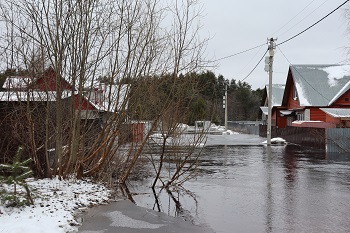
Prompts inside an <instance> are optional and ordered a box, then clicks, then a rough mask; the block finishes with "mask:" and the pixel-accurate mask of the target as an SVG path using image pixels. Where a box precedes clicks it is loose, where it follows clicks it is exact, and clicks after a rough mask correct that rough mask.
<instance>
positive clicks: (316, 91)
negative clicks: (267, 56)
mask: <svg viewBox="0 0 350 233" xmlns="http://www.w3.org/2000/svg"><path fill="white" fill-rule="evenodd" d="M276 47H277V48H278V50H279V51H280V52H281V54H282V55H283V57H284V58H285V59H286V60H287V62H288V63H289V65H292V63H291V62H290V61H289V59H288V58H287V57H286V55H285V54H284V53H283V52H282V50H281V48H280V46H276ZM295 71H296V72H297V73H298V74H299V75H300V77H301V78H302V79H303V80H304V81H305V82H306V83H307V84H308V85H309V86H310V87H311V88H312V89H313V90H314V91H315V92H317V93H318V94H319V95H320V96H322V97H323V98H324V99H325V100H327V101H331V100H330V99H329V98H327V97H325V96H324V95H323V94H322V93H321V92H319V91H318V90H316V89H315V88H314V86H313V85H311V84H310V83H309V82H308V81H307V80H306V79H305V78H304V76H303V75H302V74H301V73H300V72H299V71H298V70H297V69H295Z"/></svg>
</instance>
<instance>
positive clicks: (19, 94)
mask: <svg viewBox="0 0 350 233" xmlns="http://www.w3.org/2000/svg"><path fill="white" fill-rule="evenodd" d="M71 94H72V92H71V91H64V92H62V99H65V98H68V97H70V96H71ZM56 97H57V95H56V92H55V91H30V92H26V91H2V92H0V102H19V101H28V100H29V101H35V102H44V101H56Z"/></svg>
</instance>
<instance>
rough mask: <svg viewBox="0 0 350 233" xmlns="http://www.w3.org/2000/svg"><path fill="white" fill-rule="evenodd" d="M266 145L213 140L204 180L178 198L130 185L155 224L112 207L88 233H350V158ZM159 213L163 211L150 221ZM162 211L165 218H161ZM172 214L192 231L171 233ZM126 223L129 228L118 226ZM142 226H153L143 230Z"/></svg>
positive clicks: (252, 139) (144, 183) (244, 138)
mask: <svg viewBox="0 0 350 233" xmlns="http://www.w3.org/2000/svg"><path fill="white" fill-rule="evenodd" d="M262 141H264V139H263V138H259V137H256V136H251V135H222V136H219V135H210V136H209V138H208V140H207V146H206V147H204V148H203V152H202V154H201V156H200V159H201V163H200V166H199V174H198V176H197V178H196V179H194V180H190V181H188V182H186V183H185V184H184V186H183V187H178V188H173V189H172V190H171V193H167V192H165V191H164V190H156V191H155V192H153V191H152V190H151V189H150V188H149V187H150V186H151V183H152V180H150V179H144V180H141V181H137V182H133V183H131V184H130V185H129V190H130V192H131V193H132V196H133V200H134V201H135V203H136V204H137V205H138V206H141V207H145V208H147V209H148V210H147V209H143V208H142V209H140V210H141V211H142V212H143V213H144V214H146V215H143V216H148V215H149V216H151V215H152V216H154V217H155V218H153V219H149V220H147V219H145V218H142V217H140V216H136V215H135V216H134V215H133V214H129V213H127V212H125V209H129V207H125V206H124V207H121V206H118V205H117V206H109V207H108V208H111V209H110V210H106V209H100V210H97V212H99V213H101V212H102V213H103V214H104V215H103V218H102V219H104V220H102V219H101V221H100V218H97V220H96V217H93V219H90V220H89V219H85V223H84V224H83V227H82V228H81V229H82V230H83V231H82V232H85V233H88V232H89V233H90V232H135V233H136V232H206V231H205V230H207V231H208V232H211V230H210V229H213V230H212V231H215V232H217V233H229V232H230V233H231V232H237V233H245V232H247V233H248V232H249V233H250V232H276V233H277V232H337V233H338V232H344V233H345V232H350V226H349V223H350V155H326V154H324V153H322V152H319V151H314V150H312V149H307V148H302V147H299V146H295V145H287V146H272V147H266V146H263V145H262V144H261V142H262ZM113 205H114V204H113ZM129 205H130V203H129ZM132 208H134V207H132ZM135 208H136V209H134V211H135V213H136V212H138V208H139V207H136V206H135ZM151 209H152V210H154V211H155V212H152V214H148V213H151V212H148V211H149V210H151ZM144 211H146V212H144ZM158 211H159V212H160V213H159V214H160V216H161V217H156V215H154V213H157V212H158ZM163 213H164V214H165V215H163ZM166 215H168V216H174V217H181V218H183V219H186V222H185V223H188V224H190V225H189V226H184V228H183V229H185V230H184V231H182V230H181V229H182V228H177V227H176V224H177V223H175V224H174V225H173V224H170V225H168V228H167V227H165V226H163V224H166V222H167V221H175V222H177V221H178V220H177V219H178V218H175V219H173V220H170V219H171V218H170V219H168V216H166ZM125 216H126V217H127V219H128V220H129V224H125V225H123V226H113V224H114V225H115V224H116V222H123V221H121V220H120V219H123V218H124V217H125ZM130 218H132V219H135V220H137V221H141V222H133V221H132V220H130ZM90 221H91V222H90ZM94 222H95V225H96V223H97V225H98V226H99V228H93V226H94V224H93V223H94ZM113 222H114V223H113ZM180 223H183V222H181V221H180ZM191 223H193V224H195V225H201V226H206V227H202V228H201V227H199V228H196V226H193V225H191ZM89 224H92V225H89ZM111 224H112V225H111ZM138 224H141V225H142V224H146V225H147V224H151V225H147V226H148V227H149V228H148V229H146V228H145V229H142V228H138V227H136V228H135V226H138ZM89 226H90V227H89ZM108 226H109V227H108ZM133 226H134V227H133ZM190 226H192V227H194V228H193V229H190V228H187V227H190ZM115 227H117V228H115ZM157 227H158V228H157ZM162 227H163V228H162ZM167 229H168V231H167ZM91 230H94V231H91ZM187 230H189V231H187Z"/></svg>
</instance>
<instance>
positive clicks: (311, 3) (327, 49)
mask: <svg viewBox="0 0 350 233" xmlns="http://www.w3.org/2000/svg"><path fill="white" fill-rule="evenodd" d="M344 1H345V0H295V1H290V0H265V1H262V0H250V1H233V0H215V1H214V0H201V4H202V6H203V19H202V25H203V29H202V33H203V35H206V36H210V37H211V40H210V41H209V45H208V47H207V56H208V57H209V58H210V57H214V58H216V59H219V58H222V57H225V56H229V55H231V54H235V53H237V52H241V51H243V50H246V49H249V48H252V47H255V46H257V45H261V44H263V43H266V42H267V38H270V37H274V38H277V44H278V43H279V42H282V41H284V40H286V39H288V38H290V37H292V36H294V35H295V34H297V33H299V32H301V31H302V30H304V29H306V28H307V27H309V26H310V25H312V24H313V23H315V22H317V21H318V20H319V19H321V18H322V17H323V16H325V15H327V14H328V13H329V12H331V11H332V10H333V9H335V8H336V7H338V6H339V5H341V4H342V3H343V2H344ZM349 8H350V4H349V3H347V4H346V5H345V6H343V7H342V8H340V9H339V10H338V11H336V12H335V13H333V14H332V15H330V16H329V17H328V18H326V19H325V20H323V21H322V22H320V23H319V24H317V25H316V26H315V27H313V28H311V29H310V30H308V31H306V32H305V33H303V34H301V35H300V36H298V37H296V38H295V39H293V40H290V41H289V42H286V43H285V44H283V45H280V46H279V47H280V50H281V51H282V52H283V54H284V55H285V56H286V58H287V59H288V60H289V61H288V60H287V59H286V58H285V57H284V56H283V54H282V53H281V51H280V50H279V49H278V48H277V49H276V54H275V59H274V73H273V83H282V84H285V81H286V77H287V72H288V67H289V64H290V63H291V64H335V63H340V62H342V63H347V62H348V59H349V58H350V56H349V55H348V54H347V53H348V50H347V49H346V47H348V45H347V44H349V41H350V30H349V32H347V26H348V22H350V19H349V20H347V18H346V12H345V11H346V9H349ZM266 49H267V44H266V45H265V46H262V47H260V48H258V49H255V50H252V51H250V52H247V53H244V54H241V55H238V56H234V57H231V58H228V59H224V60H221V61H218V64H217V65H218V66H217V68H216V69H215V70H214V72H215V74H216V75H219V74H221V75H223V76H224V77H225V78H226V79H229V80H231V79H236V80H242V79H244V78H245V77H246V76H247V75H248V73H249V72H250V71H251V70H252V69H253V68H254V66H255V65H256V64H257V63H258V61H259V60H260V58H261V57H262V56H263V54H264V53H265V51H266ZM289 62H290V63H289ZM348 63H349V62H348ZM245 81H246V82H247V83H249V84H250V85H251V86H252V88H253V89H257V88H263V87H264V86H265V85H266V84H268V73H266V72H265V71H264V60H263V61H262V62H261V64H260V65H259V66H258V67H257V68H256V70H255V71H254V72H253V73H252V74H251V75H250V76H249V77H248V78H247V79H246V80H245Z"/></svg>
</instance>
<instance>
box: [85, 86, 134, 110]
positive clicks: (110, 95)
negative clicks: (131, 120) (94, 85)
mask: <svg viewBox="0 0 350 233" xmlns="http://www.w3.org/2000/svg"><path fill="white" fill-rule="evenodd" d="M129 86H130V85H127V84H124V85H102V86H101V87H100V88H101V89H100V90H102V92H101V93H102V96H101V97H97V96H95V95H96V93H91V92H90V93H88V94H87V95H86V99H87V100H88V101H89V102H90V103H91V104H92V105H93V106H94V107H95V108H96V109H97V110H99V111H106V112H115V111H116V110H117V111H118V110H120V109H122V107H123V104H124V102H125V101H126V100H127V99H126V95H127V91H128V88H129ZM96 98H98V101H94V100H96ZM125 108H127V105H126V106H125Z"/></svg>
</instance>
